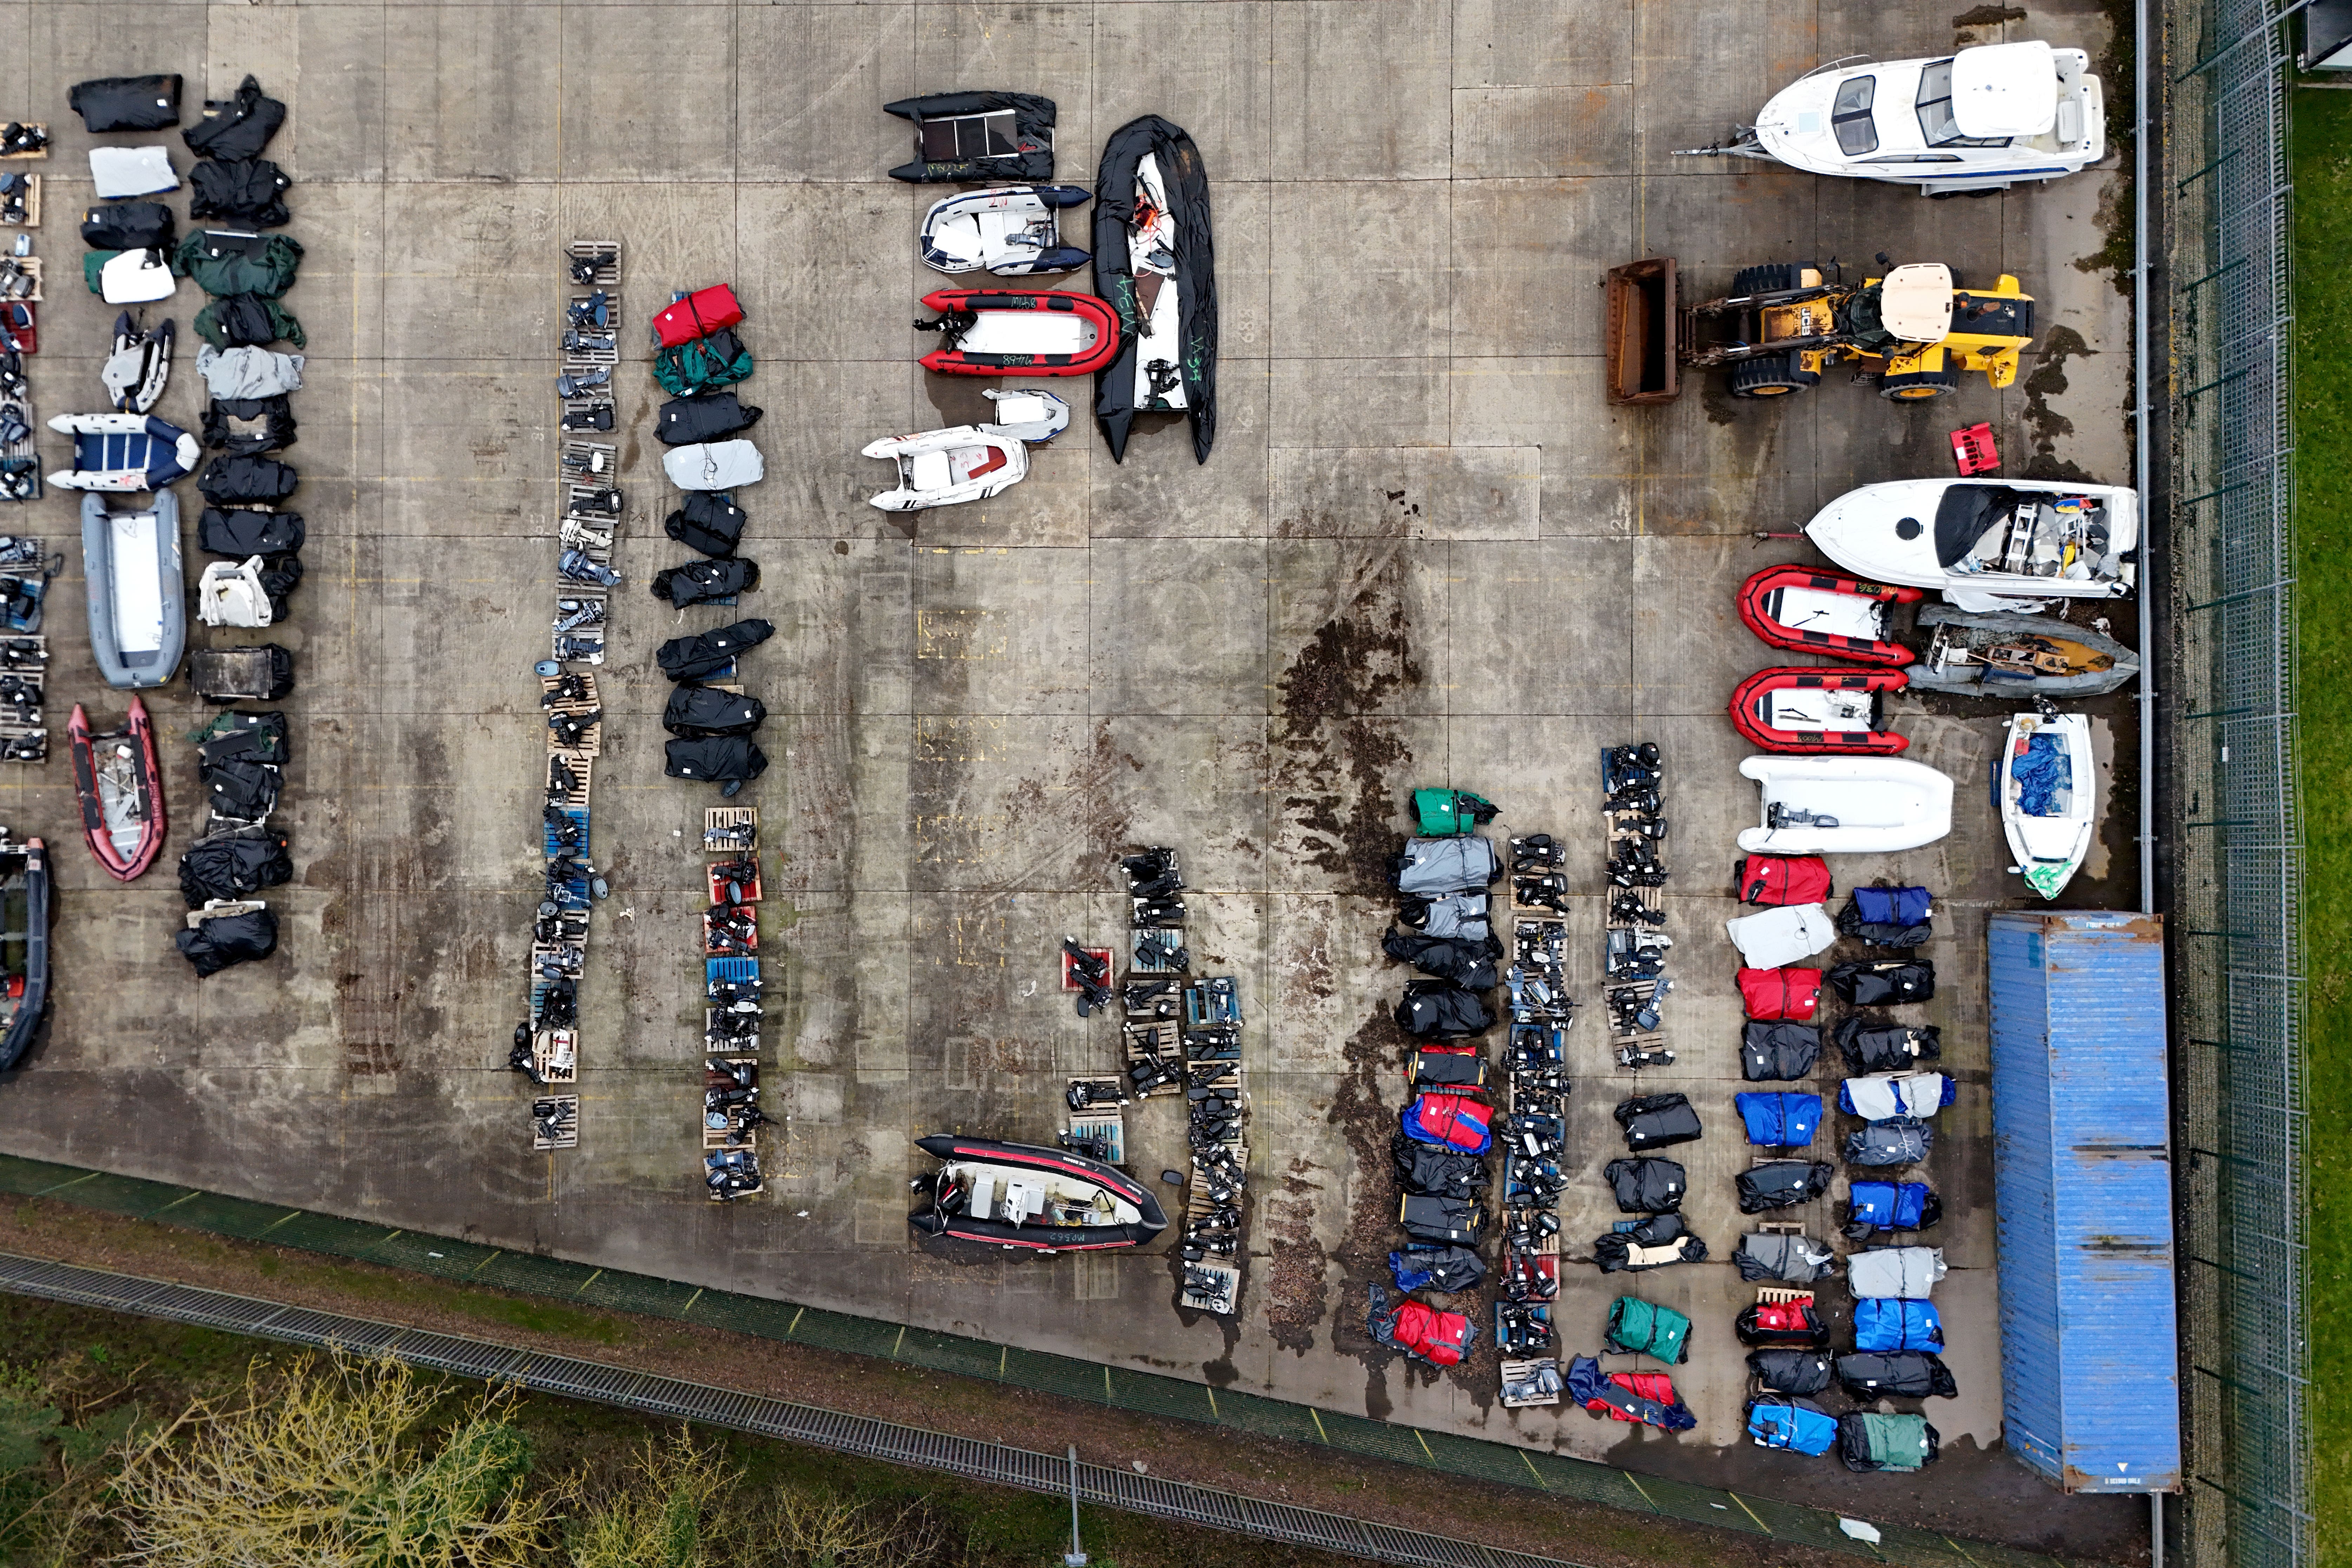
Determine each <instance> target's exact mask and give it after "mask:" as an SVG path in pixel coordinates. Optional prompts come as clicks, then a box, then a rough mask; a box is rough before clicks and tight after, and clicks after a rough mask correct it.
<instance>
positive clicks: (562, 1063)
mask: <svg viewBox="0 0 2352 1568" xmlns="http://www.w3.org/2000/svg"><path fill="white" fill-rule="evenodd" d="M530 1065H531V1068H532V1070H533V1071H535V1072H537V1073H538V1074H539V1078H540V1081H541V1083H574V1082H577V1081H578V1080H579V1077H580V1031H579V1030H577V1029H541V1030H539V1031H538V1032H537V1033H535V1034H533V1035H532V1036H531V1037H530Z"/></svg>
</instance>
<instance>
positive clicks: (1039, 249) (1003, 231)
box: [922, 185, 1092, 278]
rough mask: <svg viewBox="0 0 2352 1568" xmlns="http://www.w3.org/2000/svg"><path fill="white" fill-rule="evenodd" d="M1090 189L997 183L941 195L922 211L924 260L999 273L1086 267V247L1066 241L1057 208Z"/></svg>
mask: <svg viewBox="0 0 2352 1568" xmlns="http://www.w3.org/2000/svg"><path fill="white" fill-rule="evenodd" d="M1091 194H1092V193H1090V192H1089V191H1087V188H1086V187H1085V186H1083V185H998V186H995V187H994V188H992V189H990V190H985V191H966V192H964V193H963V194H961V195H953V196H942V197H941V198H940V200H938V201H936V202H933V203H932V204H931V210H930V211H929V212H927V213H925V214H924V215H923V228H922V244H923V265H924V266H926V267H928V268H931V269H932V270H933V271H935V272H947V273H957V272H978V271H981V270H982V269H983V268H984V269H986V270H987V271H990V272H992V273H994V274H995V275H996V276H998V277H999V278H1024V277H1027V276H1029V275H1031V274H1033V273H1042V272H1068V271H1070V270H1072V269H1073V268H1079V267H1083V266H1085V265H1086V264H1087V253H1086V252H1085V251H1083V250H1079V249H1077V248H1076V247H1072V246H1066V245H1064V244H1063V243H1062V225H1061V219H1060V218H1059V217H1058V216H1056V214H1057V213H1058V212H1059V211H1060V209H1062V208H1063V207H1074V206H1076V205H1078V204H1079V203H1080V202H1083V201H1085V200H1086V199H1087V197H1088V195H1091Z"/></svg>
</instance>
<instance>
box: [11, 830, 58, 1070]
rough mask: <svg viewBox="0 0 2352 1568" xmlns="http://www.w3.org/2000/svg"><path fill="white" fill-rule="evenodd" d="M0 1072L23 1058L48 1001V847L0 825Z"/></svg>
mask: <svg viewBox="0 0 2352 1568" xmlns="http://www.w3.org/2000/svg"><path fill="white" fill-rule="evenodd" d="M0 993H5V994H0V1016H5V1017H6V1019H7V1023H6V1025H5V1027H0V1072H6V1071H8V1070H9V1069H10V1068H14V1067H15V1066H16V1064H17V1063H18V1062H19V1061H21V1060H23V1059H24V1056H25V1051H26V1047H29V1046H30V1045H31V1044H32V1043H33V1036H34V1035H35V1034H36V1033H37V1031H38V1030H39V1028H40V1026H41V1016H42V1015H43V1014H44V1013H46V1012H47V1010H48V1005H49V852H48V849H47V847H46V846H44V845H43V844H42V842H41V841H40V840H39V839H37V838H28V839H26V841H25V842H24V843H22V844H11V843H9V842H8V841H7V838H6V830H5V829H0Z"/></svg>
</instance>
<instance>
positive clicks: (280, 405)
mask: <svg viewBox="0 0 2352 1568" xmlns="http://www.w3.org/2000/svg"><path fill="white" fill-rule="evenodd" d="M295 430H296V426H295V423H294V408H293V405H291V404H289V403H288V402H287V401H286V398H285V395H283V394H280V395H278V396H276V397H215V398H214V399H213V400H212V402H211V403H210V404H208V405H205V426H204V437H205V446H207V447H214V448H215V449H216V450H218V451H221V452H224V453H226V455H228V456H229V457H232V458H257V457H259V456H260V455H261V454H262V453H264V452H275V451H278V450H279V449H281V448H283V447H291V446H292V445H293V444H294V435H295Z"/></svg>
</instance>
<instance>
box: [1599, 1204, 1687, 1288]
mask: <svg viewBox="0 0 2352 1568" xmlns="http://www.w3.org/2000/svg"><path fill="white" fill-rule="evenodd" d="M1592 1261H1593V1262H1595V1263H1597V1264H1599V1265H1600V1266H1601V1272H1602V1273H1603V1274H1622V1273H1639V1272H1640V1271H1641V1270H1643V1269H1644V1268H1669V1267H1671V1266H1672V1265H1674V1264H1676V1263H1704V1262H1706V1242H1704V1241H1701V1240H1700V1239H1699V1238H1698V1237H1696V1236H1693V1235H1692V1234H1691V1233H1690V1227H1689V1226H1686V1225H1685V1224H1684V1223H1683V1216H1682V1215H1679V1214H1654V1215H1651V1216H1650V1217H1649V1218H1647V1219H1645V1220H1643V1222H1642V1223H1641V1224H1639V1225H1637V1226H1633V1227H1632V1228H1631V1229H1628V1230H1612V1231H1607V1232H1604V1233H1603V1234H1601V1235H1600V1236H1596V1237H1593V1238H1592Z"/></svg>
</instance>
